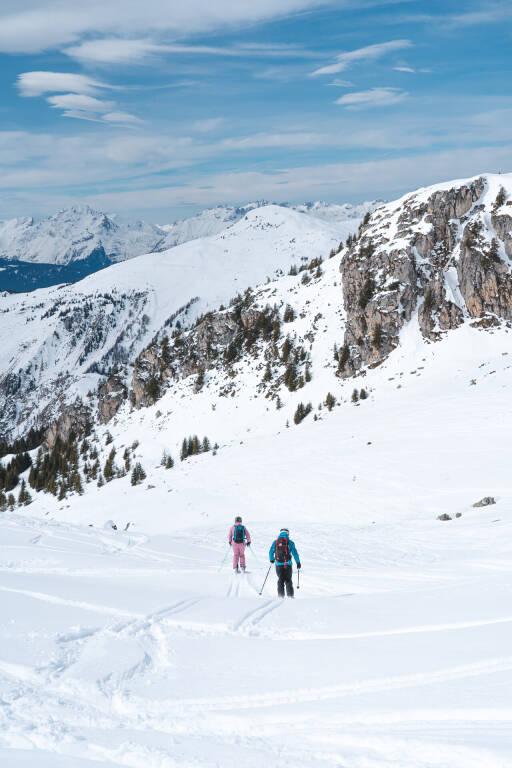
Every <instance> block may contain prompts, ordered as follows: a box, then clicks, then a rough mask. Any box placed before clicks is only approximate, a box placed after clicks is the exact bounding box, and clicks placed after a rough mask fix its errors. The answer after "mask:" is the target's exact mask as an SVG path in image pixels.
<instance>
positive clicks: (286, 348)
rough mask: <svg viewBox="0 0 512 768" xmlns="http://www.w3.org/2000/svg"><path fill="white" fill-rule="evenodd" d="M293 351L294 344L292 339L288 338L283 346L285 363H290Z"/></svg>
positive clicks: (282, 351)
mask: <svg viewBox="0 0 512 768" xmlns="http://www.w3.org/2000/svg"><path fill="white" fill-rule="evenodd" d="M292 351H293V342H292V340H291V339H290V337H289V336H287V337H286V339H285V340H284V342H283V346H282V347H281V360H282V361H283V363H287V362H288V359H289V357H290V354H291V352H292Z"/></svg>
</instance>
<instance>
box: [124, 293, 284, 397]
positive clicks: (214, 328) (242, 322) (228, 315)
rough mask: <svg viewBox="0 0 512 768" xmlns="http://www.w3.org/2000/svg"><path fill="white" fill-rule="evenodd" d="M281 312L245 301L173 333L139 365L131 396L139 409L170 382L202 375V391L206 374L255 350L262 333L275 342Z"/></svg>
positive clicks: (140, 359)
mask: <svg viewBox="0 0 512 768" xmlns="http://www.w3.org/2000/svg"><path fill="white" fill-rule="evenodd" d="M277 317H278V315H277V314H276V312H275V310H273V309H271V308H269V307H265V308H263V309H259V308H257V307H253V306H250V301H248V300H241V301H240V302H239V303H235V304H234V305H233V306H232V307H230V308H229V309H227V310H226V309H223V310H218V311H217V312H209V313H207V314H206V315H203V317H201V318H200V319H199V320H198V321H197V323H196V325H195V326H194V327H193V328H192V329H191V330H189V331H186V332H178V333H176V332H175V333H174V334H173V338H172V339H171V340H169V339H168V338H167V337H164V338H163V339H162V340H160V341H157V342H154V343H153V344H151V345H150V346H149V347H148V348H147V349H145V350H144V351H143V352H142V354H140V355H139V357H138V358H137V360H136V362H135V366H134V371H133V376H132V382H131V391H130V398H131V401H132V404H133V405H134V406H135V407H136V408H139V407H143V406H147V405H151V404H152V403H154V402H155V401H156V400H157V399H158V398H159V397H160V395H161V394H162V391H163V389H164V388H165V386H166V384H167V382H168V381H169V380H173V379H174V380H177V379H181V378H186V377H187V376H192V375H196V376H197V377H198V383H197V388H198V389H200V388H201V386H202V383H201V382H202V379H203V377H204V373H205V372H206V371H208V370H211V369H212V368H215V367H217V366H229V365H230V364H231V363H233V362H234V361H235V360H236V359H237V358H238V357H239V355H240V353H241V350H242V349H249V348H250V347H251V344H252V343H253V342H254V341H255V340H256V339H257V338H258V337H259V336H261V335H263V336H264V337H265V338H270V336H271V334H272V332H273V329H274V327H275V323H276V322H277V323H278V322H279V321H278V320H277V319H276V318H277Z"/></svg>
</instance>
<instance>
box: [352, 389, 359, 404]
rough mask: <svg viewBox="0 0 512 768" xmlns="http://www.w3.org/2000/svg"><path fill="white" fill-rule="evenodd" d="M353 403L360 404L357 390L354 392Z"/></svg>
mask: <svg viewBox="0 0 512 768" xmlns="http://www.w3.org/2000/svg"><path fill="white" fill-rule="evenodd" d="M352 402H353V403H357V402H359V392H358V391H357V389H354V391H353V392H352Z"/></svg>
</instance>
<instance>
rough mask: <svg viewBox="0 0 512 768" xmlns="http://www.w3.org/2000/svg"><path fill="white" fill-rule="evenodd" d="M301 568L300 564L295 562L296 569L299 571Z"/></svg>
mask: <svg viewBox="0 0 512 768" xmlns="http://www.w3.org/2000/svg"><path fill="white" fill-rule="evenodd" d="M301 568H302V566H301V564H300V563H297V570H298V571H300V569H301Z"/></svg>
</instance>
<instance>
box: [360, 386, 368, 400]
mask: <svg viewBox="0 0 512 768" xmlns="http://www.w3.org/2000/svg"><path fill="white" fill-rule="evenodd" d="M367 397H368V392H367V391H366V389H361V391H360V393H359V399H360V400H366V399H367Z"/></svg>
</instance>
